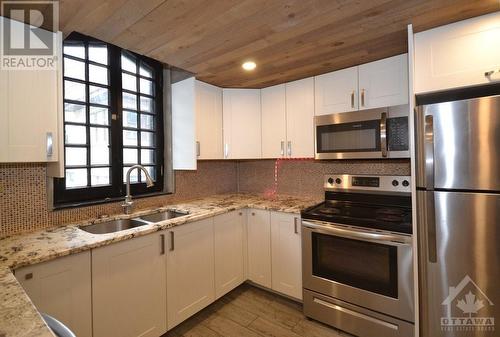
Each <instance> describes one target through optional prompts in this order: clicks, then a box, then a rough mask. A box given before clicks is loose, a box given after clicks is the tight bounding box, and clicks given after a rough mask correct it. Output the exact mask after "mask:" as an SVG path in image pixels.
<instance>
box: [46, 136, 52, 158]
mask: <svg viewBox="0 0 500 337" xmlns="http://www.w3.org/2000/svg"><path fill="white" fill-rule="evenodd" d="M46 137H47V157H52V155H53V154H54V139H53V135H52V132H47V136H46Z"/></svg>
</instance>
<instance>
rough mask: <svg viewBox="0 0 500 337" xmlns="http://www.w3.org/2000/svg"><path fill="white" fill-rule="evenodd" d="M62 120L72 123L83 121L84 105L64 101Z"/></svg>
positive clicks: (84, 118) (84, 117) (84, 120)
mask: <svg viewBox="0 0 500 337" xmlns="http://www.w3.org/2000/svg"><path fill="white" fill-rule="evenodd" d="M64 120H65V121H66V122H73V123H85V122H86V120H87V117H86V116H85V105H80V104H71V103H64Z"/></svg>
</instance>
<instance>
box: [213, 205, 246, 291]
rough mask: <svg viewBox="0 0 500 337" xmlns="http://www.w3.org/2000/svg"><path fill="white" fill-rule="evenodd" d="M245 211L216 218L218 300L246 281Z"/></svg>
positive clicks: (216, 285) (215, 254)
mask: <svg viewBox="0 0 500 337" xmlns="http://www.w3.org/2000/svg"><path fill="white" fill-rule="evenodd" d="M244 223H245V217H244V212H243V210H240V211H233V212H230V213H226V214H223V215H219V216H216V217H215V218H214V248H215V252H214V259H215V298H216V299H218V298H220V297H222V296H224V295H225V294H227V293H228V292H230V291H231V290H233V289H234V288H236V287H237V286H239V285H240V284H242V283H243V282H244V281H245V271H244V264H245V263H244V259H245V252H244V244H243V242H244V240H245V236H244V235H243V229H244Z"/></svg>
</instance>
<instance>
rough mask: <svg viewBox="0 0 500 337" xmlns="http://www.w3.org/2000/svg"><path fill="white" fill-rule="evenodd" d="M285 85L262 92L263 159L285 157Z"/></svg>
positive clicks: (265, 89)
mask: <svg viewBox="0 0 500 337" xmlns="http://www.w3.org/2000/svg"><path fill="white" fill-rule="evenodd" d="M285 90H286V89H285V84H280V85H275V86H272V87H268V88H264V89H262V90H261V104H262V158H280V157H284V156H285V144H286V136H287V134H286V127H287V125H286V113H287V111H286V94H285Z"/></svg>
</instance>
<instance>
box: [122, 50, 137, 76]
mask: <svg viewBox="0 0 500 337" xmlns="http://www.w3.org/2000/svg"><path fill="white" fill-rule="evenodd" d="M122 69H123V70H126V71H130V72H131V73H134V74H136V73H137V67H136V65H135V60H132V59H130V58H129V57H128V56H125V55H123V54H122Z"/></svg>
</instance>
